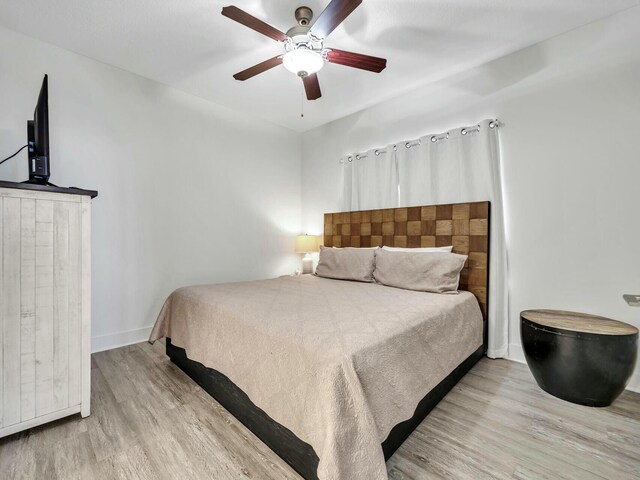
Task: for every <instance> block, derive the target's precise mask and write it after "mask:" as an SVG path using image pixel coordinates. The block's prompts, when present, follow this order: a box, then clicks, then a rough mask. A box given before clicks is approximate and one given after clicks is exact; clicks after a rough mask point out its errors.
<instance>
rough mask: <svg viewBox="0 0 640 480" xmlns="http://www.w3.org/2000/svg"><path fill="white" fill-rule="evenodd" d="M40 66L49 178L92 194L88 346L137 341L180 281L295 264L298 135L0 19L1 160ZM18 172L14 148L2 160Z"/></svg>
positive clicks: (245, 275) (10, 174) (15, 140)
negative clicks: (45, 86)
mask: <svg viewBox="0 0 640 480" xmlns="http://www.w3.org/2000/svg"><path fill="white" fill-rule="evenodd" d="M44 73H48V74H49V108H50V121H51V158H52V164H51V171H52V176H51V181H52V182H53V183H56V184H58V185H62V186H70V185H73V186H77V187H84V188H89V189H96V190H98V191H99V196H98V198H96V199H95V200H94V202H93V239H92V248H93V308H92V311H93V332H92V336H93V349H94V350H99V349H105V348H109V347H112V346H115V345H121V344H123V343H130V342H134V341H141V340H144V339H146V338H147V336H148V333H149V328H150V326H151V325H152V324H153V321H154V320H155V317H156V315H157V313H158V311H159V310H160V307H161V306H162V302H163V301H164V299H165V298H166V296H167V295H168V294H169V293H170V292H171V291H172V290H173V289H175V288H177V287H179V286H183V285H186V284H194V283H205V282H221V281H233V280H243V279H256V278H267V277H273V276H275V275H278V274H284V273H291V272H293V270H294V269H295V268H296V267H297V266H298V262H299V259H298V258H297V257H296V256H295V255H294V254H293V253H292V252H293V237H294V236H295V235H296V234H298V233H299V223H300V158H299V157H300V136H299V134H296V133H293V132H291V131H289V130H286V129H284V128H281V127H277V126H274V125H272V124H269V123H266V122H263V121H258V120H254V119H253V118H251V117H250V116H246V115H241V114H238V113H236V112H234V111H231V110H229V109H226V108H222V107H218V106H216V105H214V104H212V103H210V102H207V101H204V100H201V99H199V98H196V97H193V96H189V95H186V94H184V93H181V92H179V91H177V90H174V89H172V88H168V87H166V86H163V85H161V84H158V83H155V82H152V81H150V80H146V79H144V78H141V77H138V76H136V75H133V74H130V73H128V72H125V71H123V70H119V69H117V68H114V67H111V66H107V65H104V64H101V63H99V62H96V61H94V60H91V59H88V58H85V57H82V56H79V55H76V54H73V53H71V52H69V51H66V50H62V49H59V48H56V47H53V46H51V45H48V44H45V43H41V42H39V41H36V40H33V39H31V38H29V37H25V36H22V35H19V34H16V33H13V32H11V31H8V30H4V29H0V158H4V157H5V156H8V155H9V154H10V153H13V152H14V151H15V150H16V149H17V148H18V147H19V146H22V145H23V144H25V143H26V121H27V119H30V118H32V114H33V109H34V107H35V103H36V100H37V96H38V91H39V89H40V83H41V81H42V76H43V74H44ZM26 178H27V161H26V153H25V152H23V153H22V154H21V155H20V157H19V158H14V159H12V160H9V161H8V162H7V163H5V164H3V165H2V166H0V179H3V180H16V181H22V180H25V179H26Z"/></svg>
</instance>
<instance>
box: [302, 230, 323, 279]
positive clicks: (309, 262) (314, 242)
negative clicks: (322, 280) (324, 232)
mask: <svg viewBox="0 0 640 480" xmlns="http://www.w3.org/2000/svg"><path fill="white" fill-rule="evenodd" d="M319 251H320V237H319V236H317V235H298V236H297V237H296V253H304V257H303V259H302V273H303V274H305V273H313V259H312V258H311V255H309V254H310V253H312V252H319Z"/></svg>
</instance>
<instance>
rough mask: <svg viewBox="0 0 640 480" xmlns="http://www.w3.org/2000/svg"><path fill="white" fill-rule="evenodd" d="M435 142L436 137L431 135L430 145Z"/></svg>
mask: <svg viewBox="0 0 640 480" xmlns="http://www.w3.org/2000/svg"><path fill="white" fill-rule="evenodd" d="M437 141H438V139H437V138H436V136H435V135H433V136H432V137H431V143H436V142H437Z"/></svg>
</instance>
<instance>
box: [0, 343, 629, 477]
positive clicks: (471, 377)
mask: <svg viewBox="0 0 640 480" xmlns="http://www.w3.org/2000/svg"><path fill="white" fill-rule="evenodd" d="M92 361H93V363H92V372H91V373H92V387H93V389H92V392H91V396H92V398H91V402H92V414H91V416H90V417H88V418H86V419H80V416H79V415H76V416H74V417H70V418H68V419H63V420H59V421H57V422H54V423H52V424H49V425H46V426H42V427H37V428H35V429H32V430H30V431H27V432H22V433H19V434H16V435H13V436H10V437H7V438H4V439H0V478H2V479H3V480H9V479H65V480H66V479H83V480H86V479H94V478H95V479H187V478H188V479H215V480H232V479H256V480H269V479H273V480H276V479H278V480H279V479H295V480H299V478H300V477H299V476H298V475H296V474H295V472H294V471H293V470H292V469H291V468H290V467H288V466H287V465H286V464H285V463H284V462H283V461H282V460H280V459H279V458H278V457H277V456H276V455H275V454H274V453H272V452H271V450H269V449H268V448H267V447H266V446H265V445H264V444H262V443H261V442H260V441H259V440H258V439H257V438H256V437H255V436H254V435H253V434H252V433H251V432H249V431H248V430H247V429H246V428H245V427H244V426H243V425H242V424H240V423H239V422H238V421H237V420H235V418H233V417H232V416H231V415H230V414H229V413H227V411H226V410H224V409H223V408H222V407H221V406H220V405H218V404H217V403H216V402H215V401H214V400H213V399H212V398H211V397H210V396H209V395H208V394H207V393H206V392H204V391H203V390H202V389H200V388H199V387H198V386H197V385H196V384H195V383H194V382H193V381H191V379H189V378H188V377H187V376H186V375H185V374H183V373H182V371H180V370H179V369H178V368H177V367H176V366H175V365H173V364H172V363H171V362H170V361H169V360H168V359H167V357H166V356H165V355H164V345H163V344H161V343H160V342H157V343H156V344H155V345H154V346H151V345H149V344H147V343H141V344H137V345H132V346H128V347H122V348H118V349H115V350H110V351H107V352H101V353H97V354H94V355H93V359H92ZM387 466H388V472H389V478H390V479H391V480H418V479H440V478H455V479H474V480H477V479H494V478H495V479H580V480H588V479H602V478H606V479H616V480H617V479H637V478H640V394H636V393H632V392H625V393H624V394H623V395H622V396H621V397H620V398H619V399H618V400H617V402H616V403H615V404H614V405H613V406H611V407H609V408H606V409H594V408H588V407H582V406H578V405H573V404H570V403H567V402H564V401H562V400H558V399H556V398H553V397H551V396H550V395H548V394H546V393H544V392H542V391H541V390H540V389H539V388H538V387H537V386H536V385H535V383H534V381H533V378H532V377H531V374H530V373H529V371H528V369H527V367H526V366H524V365H520V364H517V363H513V362H509V361H506V360H489V359H483V360H482V361H481V362H480V363H478V364H477V365H476V366H475V367H474V368H473V370H472V371H471V372H470V373H469V374H467V375H466V376H465V378H463V379H462V381H461V382H460V383H459V384H458V385H457V386H456V387H455V388H454V389H453V390H452V391H451V392H450V393H449V395H448V396H447V397H446V398H445V399H444V400H443V401H442V402H440V404H439V405H438V406H437V407H436V409H435V410H433V412H432V413H431V414H430V415H429V417H427V419H426V420H425V421H424V422H423V423H422V424H421V425H420V427H419V428H418V429H417V430H416V431H415V432H414V433H413V434H412V435H411V437H410V438H409V439H408V440H407V441H406V442H405V443H404V445H403V446H402V447H401V448H400V449H399V450H398V451H397V452H396V454H395V455H394V456H393V457H392V458H391V459H390V460H389V462H387Z"/></svg>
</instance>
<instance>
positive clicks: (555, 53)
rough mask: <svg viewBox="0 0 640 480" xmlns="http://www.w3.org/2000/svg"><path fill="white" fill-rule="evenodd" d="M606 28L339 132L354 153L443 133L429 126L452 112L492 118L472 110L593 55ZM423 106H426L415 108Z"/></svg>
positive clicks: (528, 53) (410, 99) (374, 112)
mask: <svg viewBox="0 0 640 480" xmlns="http://www.w3.org/2000/svg"><path fill="white" fill-rule="evenodd" d="M605 28H606V26H604V25H602V24H600V23H599V24H593V25H590V26H589V28H583V29H580V30H578V31H577V32H575V35H572V36H571V37H570V40H567V39H566V37H562V38H560V39H558V40H556V39H551V40H549V41H546V42H543V43H540V44H536V45H533V46H531V47H527V48H525V49H522V50H520V51H518V52H515V53H511V54H508V55H505V56H503V57H500V58H498V59H496V60H493V61H491V62H488V63H485V64H483V65H480V66H478V67H475V68H472V69H469V70H466V71H464V72H462V73H459V74H456V75H453V76H450V77H448V78H446V79H443V80H440V81H437V82H434V83H431V84H426V85H423V86H421V87H419V88H417V89H415V90H413V91H410V92H407V93H403V94H402V95H399V96H398V97H395V98H393V99H390V100H387V101H385V102H383V103H381V104H378V105H376V106H374V107H371V108H369V109H367V110H364V111H361V112H359V113H356V114H353V115H350V116H349V117H346V118H343V119H341V120H340V122H339V123H340V126H339V127H340V130H343V131H347V132H349V137H350V138H352V139H353V142H354V145H352V146H351V147H352V148H353V149H354V150H353V151H360V150H359V149H364V148H373V147H378V146H385V145H386V144H388V143H391V142H397V141H400V140H403V139H405V140H409V139H414V138H417V137H419V136H421V135H424V134H427V133H440V132H427V131H425V127H426V126H427V125H433V123H434V122H435V121H437V120H438V118H440V117H443V118H451V116H452V114H455V113H456V112H458V111H460V112H466V115H465V118H466V121H468V120H469V119H470V118H469V116H470V115H475V116H478V118H480V117H483V116H487V115H488V116H491V115H493V114H494V112H493V111H491V112H487V111H484V110H483V109H482V108H481V107H478V111H477V112H474V111H473V109H474V107H475V106H478V105H480V104H481V103H482V102H484V103H485V104H486V102H485V101H486V99H487V97H491V96H492V95H496V94H498V93H500V92H503V91H505V90H508V89H509V88H512V87H515V86H518V85H522V84H524V83H525V82H527V81H529V80H530V79H532V78H533V77H535V76H536V75H538V74H540V73H541V72H544V71H550V70H552V69H553V68H555V67H557V66H564V65H565V64H566V63H568V62H571V61H573V60H576V59H578V58H579V57H581V56H584V55H591V54H592V53H593V52H594V51H595V50H596V49H597V45H598V44H599V43H600V42H601V40H602V39H603V38H604V37H605V34H606V33H607V32H606V31H605ZM381 36H384V34H382V35H381ZM558 70H559V71H562V69H558ZM565 73H566V71H565ZM419 105H422V106H423V107H417V106H419ZM375 118H384V119H385V121H384V122H378V121H373V119H375ZM473 118H475V117H473ZM464 121H465V119H462V122H464ZM394 125H402V126H404V128H402V133H398V132H397V131H396V130H397V129H395V128H394ZM407 125H415V127H414V128H415V131H407V129H406V126H407ZM451 126H454V125H449V124H447V125H442V127H443V128H448V127H451ZM325 128H327V127H325ZM328 128H331V126H329V127H328ZM398 135H401V136H403V137H404V138H401V137H399V136H398ZM371 137H374V138H378V139H379V140H378V142H377V144H376V145H368V144H367V145H363V144H359V143H358V142H359V140H358V139H360V138H364V139H369V138H371ZM344 153H348V152H339V153H337V155H338V157H339V155H342V154H344ZM338 157H336V158H338Z"/></svg>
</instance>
